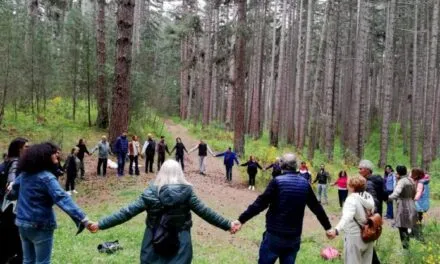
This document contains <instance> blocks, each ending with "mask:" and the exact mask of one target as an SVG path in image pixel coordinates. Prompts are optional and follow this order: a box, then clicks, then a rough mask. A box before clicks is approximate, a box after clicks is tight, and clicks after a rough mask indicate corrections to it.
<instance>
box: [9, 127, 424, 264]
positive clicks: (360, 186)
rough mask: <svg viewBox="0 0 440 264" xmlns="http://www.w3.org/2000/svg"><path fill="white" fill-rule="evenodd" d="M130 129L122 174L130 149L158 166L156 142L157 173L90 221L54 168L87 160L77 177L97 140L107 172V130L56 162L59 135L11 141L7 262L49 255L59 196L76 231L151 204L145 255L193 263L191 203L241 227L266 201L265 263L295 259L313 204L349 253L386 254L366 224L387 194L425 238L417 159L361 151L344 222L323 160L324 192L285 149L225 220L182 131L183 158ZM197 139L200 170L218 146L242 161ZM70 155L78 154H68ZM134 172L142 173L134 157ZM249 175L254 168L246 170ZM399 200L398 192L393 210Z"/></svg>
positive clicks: (400, 222)
mask: <svg viewBox="0 0 440 264" xmlns="http://www.w3.org/2000/svg"><path fill="white" fill-rule="evenodd" d="M126 137H127V135H126V133H123V134H122V135H121V136H120V137H118V139H117V141H116V144H115V148H114V152H115V154H116V155H117V157H118V175H119V176H122V175H123V169H122V170H121V167H122V168H123V164H124V163H125V158H126V155H127V154H128V156H129V159H130V163H134V164H137V159H134V158H133V157H131V156H137V155H135V154H141V155H145V156H146V160H145V162H146V165H148V166H145V170H146V172H153V170H152V161H153V159H154V154H152V153H154V152H155V151H156V152H158V153H159V161H158V167H157V169H158V173H157V175H156V177H155V179H154V180H153V181H152V182H151V183H150V184H149V186H148V187H147V188H146V189H145V191H144V192H143V193H142V194H141V195H140V197H139V198H138V199H137V200H135V201H134V202H132V203H130V204H129V205H127V206H126V207H124V208H122V209H120V210H119V211H116V212H115V213H113V214H111V215H109V216H106V217H103V218H102V219H100V220H99V221H98V222H93V221H90V220H89V219H88V217H87V216H86V214H85V213H84V211H83V210H82V209H81V208H80V207H79V206H78V205H77V204H76V203H75V202H74V201H73V200H72V198H71V194H72V193H71V192H70V191H72V192H73V193H75V188H74V182H75V181H74V177H73V180H72V178H71V179H68V180H66V190H63V189H62V187H61V186H60V184H59V181H58V179H57V176H59V175H61V174H62V172H63V169H65V170H66V172H67V175H69V173H73V174H76V173H77V172H76V171H77V168H80V169H79V171H80V172H79V173H80V177H84V166H83V165H82V162H83V161H82V160H83V158H84V153H88V154H89V155H91V153H93V152H94V151H96V150H98V155H99V161H98V168H97V173H98V175H100V167H103V171H102V172H103V175H105V173H106V170H105V168H106V161H107V158H108V155H109V154H110V153H111V150H110V146H109V144H108V142H107V140H106V138H105V137H103V138H102V140H101V142H100V143H99V144H98V145H97V146H96V147H95V148H94V149H93V150H92V152H91V153H89V152H88V151H87V148H86V147H85V141H84V140H80V142H79V144H78V146H76V147H74V148H73V149H72V151H71V155H70V156H69V157H68V158H67V160H66V163H67V165H65V167H64V168H63V167H61V165H60V162H59V161H60V154H61V149H60V148H59V147H58V146H57V145H55V144H53V143H51V142H44V143H40V144H35V145H32V146H30V145H29V142H28V140H27V139H24V138H17V139H14V140H13V141H12V142H11V143H10V145H9V148H8V153H7V155H6V157H5V161H4V162H3V163H2V164H1V165H0V176H1V180H2V182H1V183H0V184H1V185H0V186H1V188H0V190H1V192H0V194H1V197H0V198H1V200H0V201H1V202H2V204H1V205H2V206H1V221H0V231H1V232H0V233H1V234H2V237H1V238H0V242H1V243H2V245H1V246H0V263H50V262H51V255H52V247H53V243H54V239H53V235H54V229H55V228H56V226H57V224H56V218H55V214H54V211H53V206H54V205H57V206H58V207H60V208H61V209H62V210H63V211H64V212H65V213H67V214H68V215H69V216H70V218H71V219H72V220H73V222H74V223H75V225H76V226H77V227H78V230H79V232H80V231H81V230H82V229H84V228H87V229H88V230H89V231H90V232H92V233H96V232H98V231H100V230H106V229H109V228H112V227H114V226H117V225H120V224H123V223H124V222H126V221H129V220H130V219H131V218H133V217H134V216H136V215H138V214H140V213H142V212H147V220H146V228H145V233H144V238H143V241H142V246H141V247H142V249H141V256H140V263H191V261H192V255H193V254H192V250H193V249H192V242H191V233H190V229H191V226H192V220H191V219H192V218H191V212H194V213H196V214H197V215H198V216H200V217H201V218H202V219H204V220H205V221H207V222H208V223H210V224H211V225H213V226H215V227H218V228H220V229H223V230H225V231H229V232H230V233H231V234H235V233H236V232H238V231H239V230H240V229H241V228H242V226H243V225H245V224H246V223H247V222H248V221H249V220H251V219H252V218H253V217H255V216H256V215H258V214H259V213H261V212H262V211H264V210H265V209H267V208H268V211H267V213H266V226H265V227H266V230H265V232H264V234H263V239H262V242H261V244H260V251H259V259H258V263H260V264H266V263H275V262H276V260H277V259H279V261H280V263H295V259H296V256H297V253H298V252H299V249H300V244H301V234H302V228H303V219H304V211H305V207H306V206H307V207H308V208H309V209H310V210H311V211H312V212H313V213H314V214H315V215H316V217H317V219H318V220H319V222H320V224H321V225H322V227H323V228H324V230H325V235H326V236H327V238H329V239H333V238H335V237H336V236H338V235H339V234H340V233H341V232H344V233H345V240H344V261H345V263H380V261H379V257H378V256H377V254H376V251H375V249H374V243H373V242H365V241H364V240H363V239H362V231H361V228H362V225H364V224H365V223H366V222H367V219H368V217H369V215H371V214H372V213H373V212H375V213H378V214H380V215H382V203H383V202H386V203H387V212H386V216H385V217H386V218H388V219H393V218H395V223H394V225H395V227H397V228H398V230H399V234H400V238H401V241H402V246H403V248H404V249H407V248H408V247H409V239H410V237H411V236H412V235H413V236H414V237H415V238H417V239H423V236H422V228H421V227H422V226H421V222H422V219H423V214H424V213H425V212H427V211H428V209H429V181H430V178H429V175H428V174H427V173H425V172H424V171H423V170H421V169H418V168H414V169H412V170H411V173H408V171H407V168H406V167H405V166H402V165H399V166H397V167H396V172H394V170H393V168H392V167H391V166H389V165H388V166H387V167H386V169H385V177H384V178H383V177H382V176H380V175H373V164H372V162H371V161H369V160H362V161H361V162H360V163H359V166H358V168H359V175H358V176H353V177H350V178H348V177H347V173H346V172H345V171H341V172H340V173H339V177H338V179H337V181H336V182H335V183H334V184H333V185H336V186H338V194H339V202H340V206H341V207H342V208H343V209H342V216H341V219H340V220H339V222H338V224H337V225H336V226H334V227H332V225H331V223H330V221H329V218H328V217H327V214H326V213H325V210H324V208H323V206H322V204H321V198H322V202H323V203H327V185H328V183H329V182H330V176H329V173H328V172H326V171H325V168H324V166H323V165H322V166H321V169H320V171H319V173H318V175H317V177H316V179H315V181H314V182H318V198H317V197H316V196H315V193H314V191H313V189H312V184H311V183H312V182H311V176H310V173H309V172H308V169H307V166H306V164H305V163H304V162H302V163H301V165H300V166H299V168H298V166H297V158H296V156H295V155H294V154H292V153H287V154H284V155H283V157H282V158H279V159H277V160H276V161H275V163H274V164H271V165H270V166H269V167H268V168H266V169H269V168H272V169H273V171H272V176H273V179H272V180H271V181H270V182H269V184H268V186H267V187H266V189H265V190H264V191H263V193H262V194H261V195H259V196H258V198H257V199H256V200H255V201H254V202H253V203H252V204H250V205H249V207H248V208H247V209H246V210H244V212H243V213H242V214H241V215H239V217H238V218H237V220H228V219H227V218H225V217H223V216H221V215H220V214H218V213H217V212H215V211H214V210H212V209H210V208H209V207H207V206H206V205H205V204H204V203H203V202H202V201H201V200H200V199H199V198H198V197H197V195H196V194H195V192H194V190H193V187H192V184H191V183H190V182H189V181H188V180H187V179H186V178H185V175H184V172H183V169H184V157H183V152H184V151H186V148H185V146H184V145H183V143H182V141H181V140H180V138H177V140H176V146H175V147H174V148H173V150H172V151H174V149H175V150H176V160H173V159H169V160H167V161H165V156H164V155H162V154H163V153H161V152H160V151H161V149H164V150H165V151H166V152H168V148H167V146H166V144H165V141H164V139H163V137H162V138H161V140H160V142H159V143H158V144H157V145H158V146H157V147H156V143H155V142H154V140H153V139H152V136H151V135H149V137H148V140H147V141H146V142H145V144H144V146H143V148H142V151H139V150H140V149H139V143H138V142H137V140H136V139H137V138H136V137H133V140H132V141H131V142H130V143H129V142H128V141H127V139H126ZM152 149H154V151H152ZM196 149H198V154H199V158H200V159H199V161H200V163H199V165H200V173H201V174H203V175H204V174H205V158H206V156H207V153H208V152H209V153H211V154H212V155H213V156H224V157H225V166H226V180H227V181H230V180H231V179H232V174H231V173H232V166H233V162H236V163H237V164H239V162H238V159H237V157H236V155H235V153H234V152H233V151H231V149H230V148H229V149H228V150H227V151H226V152H223V153H220V154H217V155H215V154H214V153H213V152H212V151H211V149H210V148H209V147H208V145H207V144H206V143H204V142H203V141H200V143H199V144H198V145H196V146H195V147H194V148H192V149H191V150H190V151H186V152H187V153H188V152H192V151H194V150H196ZM159 150H160V151H159ZM81 152H83V154H82V155H81V154H80V153H81ZM168 153H169V154H170V152H168ZM152 155H153V156H152ZM72 157H75V159H73V158H72ZM69 159H72V161H74V163H72V164H69V163H70V161H69ZM231 159H232V161H231ZM252 163H256V164H257V166H256V167H257V168H260V169H261V166H260V165H259V164H258V163H257V162H256V161H255V159H254V158H253V157H251V158H250V160H249V161H248V162H246V163H244V164H242V165H244V166H248V172H249V169H250V167H251V168H252V167H254V165H253V164H252ZM73 164H75V165H73ZM121 165H122V166H121ZM70 166H72V167H73V169H72V168H70ZM129 168H130V169H129V173H130V174H133V171H132V169H133V168H132V165H131V164H130V167H129ZM252 171H253V170H252ZM255 171H256V170H255ZM134 173H135V174H137V175H138V174H139V169H138V167H137V166H135V171H134ZM255 174H256V173H255ZM251 175H253V172H252V173H250V174H249V176H251ZM68 178H69V177H68ZM254 184H255V175H254V176H253V179H252V181H251V177H250V180H249V186H250V187H249V188H250V189H251V188H252V189H254V187H253V186H254ZM3 187H4V188H3ZM393 200H398V203H397V212H396V214H395V215H394V214H393V213H394V211H393V204H392V201H393ZM170 215H172V216H173V218H172V221H171V220H169V219H170ZM167 221H168V222H167ZM164 223H166V224H165V225H164ZM170 223H171V224H170ZM170 226H172V228H171V227H170ZM159 230H161V231H160V232H159ZM173 232H174V233H173ZM172 234H174V235H172ZM164 241H165V242H164ZM164 243H165V244H164ZM167 243H168V244H167ZM164 248H165V250H164Z"/></svg>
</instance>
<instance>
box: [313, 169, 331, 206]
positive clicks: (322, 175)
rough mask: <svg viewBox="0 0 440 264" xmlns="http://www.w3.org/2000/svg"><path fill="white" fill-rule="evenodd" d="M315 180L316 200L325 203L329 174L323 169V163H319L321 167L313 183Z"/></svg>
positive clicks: (326, 200)
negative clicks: (316, 187) (316, 184)
mask: <svg viewBox="0 0 440 264" xmlns="http://www.w3.org/2000/svg"><path fill="white" fill-rule="evenodd" d="M316 182H318V201H319V202H323V203H324V204H327V202H328V199H327V186H328V183H330V174H329V173H328V172H327V171H325V168H324V164H321V169H320V170H319V172H318V174H317V175H316V179H315V180H314V181H313V183H316ZM322 198H324V199H322ZM323 200H324V201H323Z"/></svg>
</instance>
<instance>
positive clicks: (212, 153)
mask: <svg viewBox="0 0 440 264" xmlns="http://www.w3.org/2000/svg"><path fill="white" fill-rule="evenodd" d="M206 148H207V149H208V152H209V153H210V154H211V155H212V156H214V152H212V150H211V148H210V147H209V145H206Z"/></svg>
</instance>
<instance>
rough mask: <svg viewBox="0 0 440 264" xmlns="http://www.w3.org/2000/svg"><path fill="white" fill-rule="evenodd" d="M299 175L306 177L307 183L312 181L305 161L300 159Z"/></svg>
mask: <svg viewBox="0 0 440 264" xmlns="http://www.w3.org/2000/svg"><path fill="white" fill-rule="evenodd" d="M299 176H301V177H303V178H304V179H306V180H307V182H308V183H309V184H311V183H312V175H311V174H310V172H309V168H307V165H306V162H305V161H301V165H300V166H299Z"/></svg>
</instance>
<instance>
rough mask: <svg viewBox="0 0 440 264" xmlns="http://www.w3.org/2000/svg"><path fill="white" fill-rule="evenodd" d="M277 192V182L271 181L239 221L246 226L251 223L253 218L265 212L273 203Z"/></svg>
mask: <svg viewBox="0 0 440 264" xmlns="http://www.w3.org/2000/svg"><path fill="white" fill-rule="evenodd" d="M276 190H277V183H276V181H275V180H271V181H270V182H269V185H268V186H267V188H266V190H265V191H264V192H263V193H262V194H261V195H260V196H258V198H257V200H255V202H254V203H253V204H251V205H249V207H248V208H247V209H246V211H244V212H243V213H242V214H241V215H240V217H239V218H238V220H239V221H240V222H241V223H242V224H244V223H246V222H247V221H249V220H250V219H251V218H252V217H254V216H256V215H257V214H259V213H261V212H262V211H264V210H265V209H266V208H267V207H268V206H269V204H270V203H271V202H272V201H273V199H274V195H275V193H276Z"/></svg>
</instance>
